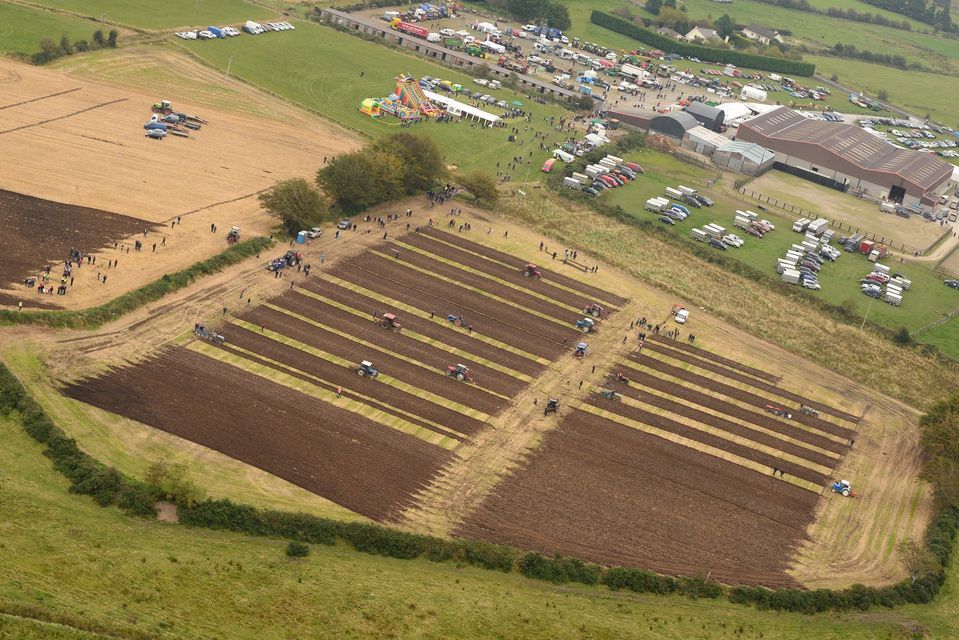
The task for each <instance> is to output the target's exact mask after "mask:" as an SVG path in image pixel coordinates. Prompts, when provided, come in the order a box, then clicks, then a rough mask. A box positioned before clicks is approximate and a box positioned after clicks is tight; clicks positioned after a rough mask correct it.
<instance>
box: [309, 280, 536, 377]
mask: <svg viewBox="0 0 959 640" xmlns="http://www.w3.org/2000/svg"><path fill="white" fill-rule="evenodd" d="M301 288H306V289H309V290H310V291H313V292H314V293H318V294H320V295H323V296H326V297H327V298H330V299H331V300H336V301H337V302H339V303H341V304H345V305H347V306H349V307H351V308H353V309H356V310H357V311H362V312H364V313H369V314H370V317H371V318H372V314H373V312H379V313H386V312H388V311H391V312H394V313H397V314H398V315H399V317H400V321H401V323H402V325H403V326H404V327H406V328H408V329H410V330H412V331H415V332H417V333H419V334H422V335H424V336H427V337H429V338H432V339H434V340H439V341H440V342H442V343H444V344H447V345H449V346H450V347H455V348H457V349H462V350H463V351H466V352H468V353H473V354H476V355H477V356H480V357H482V358H485V359H487V360H492V361H494V362H498V363H500V364H501V365H503V366H504V367H509V368H510V369H512V370H514V371H518V372H520V373H525V374H526V375H529V376H537V375H539V374H540V373H541V372H542V371H543V369H544V367H543V365H541V364H538V363H536V362H535V361H533V360H530V359H529V358H526V357H524V356H521V355H518V354H515V353H513V352H512V351H507V350H506V349H500V348H499V347H494V346H492V345H490V344H487V343H485V342H483V341H481V340H479V339H477V338H475V337H473V336H471V335H469V334H468V333H466V330H465V329H458V328H455V327H454V326H453V325H452V324H446V325H445V326H441V325H438V324H436V323H435V322H430V321H429V320H427V319H426V318H420V317H417V316H413V315H409V314H406V313H404V312H402V311H399V310H398V309H390V308H389V307H388V305H384V304H383V303H382V302H379V301H377V300H374V299H373V298H369V297H367V296H365V295H363V294H360V293H356V292H354V291H350V290H349V289H345V288H343V287H341V286H339V285H335V284H333V283H332V282H327V281H325V280H307V281H306V282H304V283H303V284H302V285H301ZM407 304H410V303H407ZM411 306H412V305H411Z"/></svg>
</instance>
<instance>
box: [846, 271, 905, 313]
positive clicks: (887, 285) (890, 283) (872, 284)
mask: <svg viewBox="0 0 959 640" xmlns="http://www.w3.org/2000/svg"><path fill="white" fill-rule="evenodd" d="M911 286H912V281H911V280H909V278H907V277H906V276H904V275H902V274H901V273H890V269H889V267H887V266H886V265H884V264H874V265H873V270H872V271H871V272H870V273H869V274H868V275H866V277H865V278H863V279H862V280H860V281H859V289H860V290H861V291H862V293H863V295H866V296H869V297H870V298H876V299H878V300H882V301H883V302H888V303H889V304H891V305H892V306H894V307H898V306H900V305H901V304H902V292H903V291H906V290H908V289H909V288H910V287H911Z"/></svg>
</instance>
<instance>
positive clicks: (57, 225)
mask: <svg viewBox="0 0 959 640" xmlns="http://www.w3.org/2000/svg"><path fill="white" fill-rule="evenodd" d="M148 227H149V228H153V225H152V224H151V223H149V222H146V221H144V220H138V219H137V218H131V217H128V216H123V215H119V214H116V213H109V212H107V211H99V210H97V209H90V208H87V207H77V206H74V205H69V204H60V203H59V202H52V201H50V200H43V199H41V198H34V197H32V196H26V195H22V194H19V193H14V192H12V191H5V190H3V189H0V289H4V288H7V287H9V286H10V285H12V284H14V283H20V282H23V280H24V279H25V278H27V277H36V276H37V275H39V274H40V273H41V271H42V270H43V269H44V268H45V267H46V265H48V264H49V263H51V262H56V261H58V260H60V261H64V260H66V259H67V258H69V257H70V250H71V249H79V250H80V251H82V252H83V253H84V254H86V253H88V252H91V251H95V250H96V249H99V248H101V247H104V246H106V245H108V244H111V243H113V242H116V241H118V240H122V239H123V238H125V237H127V236H131V235H133V234H136V233H138V232H142V231H143V230H144V229H145V228H148ZM62 266H63V265H62V263H61V264H60V265H56V266H54V268H53V269H52V270H51V272H50V281H49V283H50V284H54V285H55V284H57V283H58V282H59V279H60V276H61V275H62V274H63V269H62ZM16 300H17V298H16V297H14V296H12V295H6V294H4V293H2V292H0V304H16ZM45 301H47V299H44V300H42V301H41V302H45ZM31 305H32V306H36V303H35V302H34V301H33V300H32V299H31ZM46 306H56V296H49V302H48V304H47V305H46Z"/></svg>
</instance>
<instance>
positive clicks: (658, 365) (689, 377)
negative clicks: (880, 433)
mask: <svg viewBox="0 0 959 640" xmlns="http://www.w3.org/2000/svg"><path fill="white" fill-rule="evenodd" d="M629 357H630V359H632V360H634V361H636V362H638V363H640V364H642V365H645V366H647V367H649V368H650V369H653V370H655V371H659V372H661V373H665V374H666V375H670V376H673V377H674V378H679V379H680V380H685V381H687V382H691V383H692V384H695V385H697V386H700V387H704V388H706V389H709V390H711V391H717V392H719V393H721V394H723V395H727V396H729V397H730V398H735V399H737V400H739V401H741V402H746V403H748V404H751V405H753V406H756V407H759V408H760V409H762V408H763V407H765V406H766V405H767V404H778V401H777V400H774V399H772V398H768V397H767V398H764V397H762V396H758V395H756V394H754V393H750V392H748V391H743V390H742V389H738V388H736V387H733V386H730V385H728V384H724V383H722V382H718V381H716V380H713V379H712V378H707V377H705V376H701V375H699V374H696V373H692V372H690V371H687V370H686V369H681V368H680V367H674V366H673V365H671V364H667V363H665V362H663V361H662V360H658V359H656V358H651V357H649V356H645V355H643V354H641V353H633V354H630V356H629ZM792 415H793V417H792V419H793V420H795V421H796V422H799V423H802V424H805V425H807V426H810V427H814V428H816V429H819V430H820V431H825V432H827V433H831V434H833V435H837V436H840V437H842V438H852V437H854V434H855V432H854V431H852V430H851V429H847V428H845V427H840V426H838V425H835V424H833V423H831V422H827V421H826V420H819V419H818V418H814V417H812V416H806V415H803V414H801V413H799V411H794V412H792Z"/></svg>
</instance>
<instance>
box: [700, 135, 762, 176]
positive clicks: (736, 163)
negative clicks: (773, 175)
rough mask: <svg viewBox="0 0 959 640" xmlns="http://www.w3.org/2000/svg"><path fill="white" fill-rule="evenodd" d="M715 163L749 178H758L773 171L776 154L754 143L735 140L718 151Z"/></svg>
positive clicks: (714, 159) (714, 158) (714, 155)
mask: <svg viewBox="0 0 959 640" xmlns="http://www.w3.org/2000/svg"><path fill="white" fill-rule="evenodd" d="M713 163H715V164H716V166H719V167H723V168H724V169H732V170H733V171H738V172H739V173H745V174H746V175H747V176H758V175H760V174H762V173H765V172H766V171H769V170H770V169H772V166H773V165H774V164H775V163H776V154H775V153H773V152H772V151H770V150H769V149H767V148H765V147H762V146H760V145H758V144H756V143H754V142H742V141H740V140H733V141H731V142H727V143H726V144H724V145H723V146H721V147H719V148H718V149H716V151H715V153H713Z"/></svg>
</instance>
